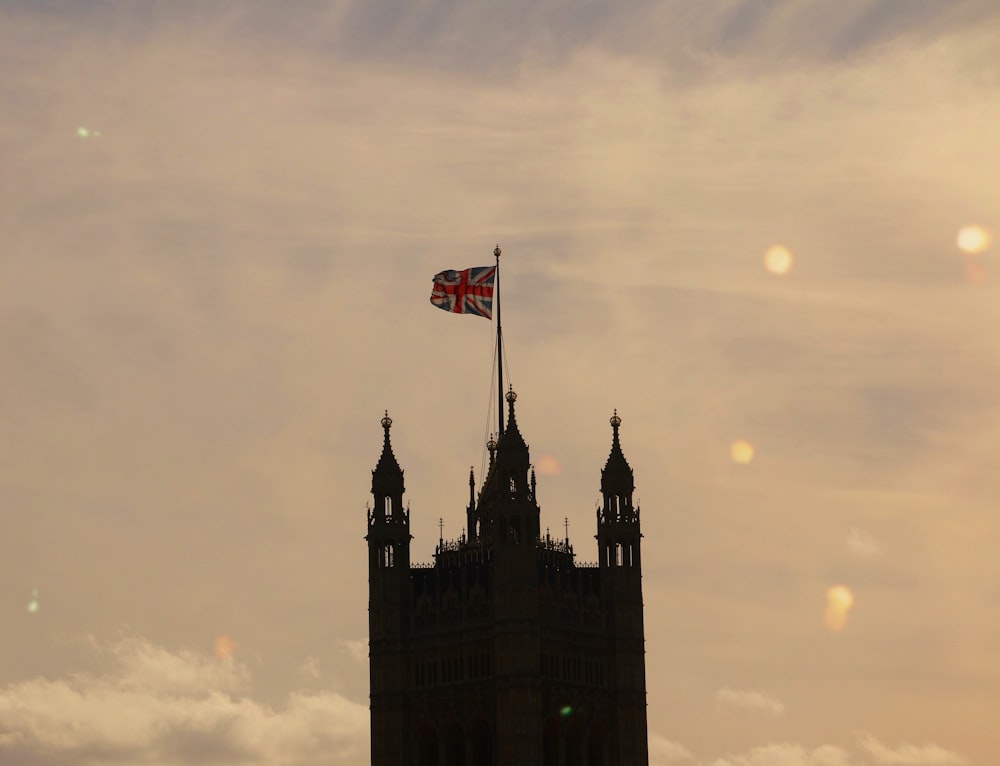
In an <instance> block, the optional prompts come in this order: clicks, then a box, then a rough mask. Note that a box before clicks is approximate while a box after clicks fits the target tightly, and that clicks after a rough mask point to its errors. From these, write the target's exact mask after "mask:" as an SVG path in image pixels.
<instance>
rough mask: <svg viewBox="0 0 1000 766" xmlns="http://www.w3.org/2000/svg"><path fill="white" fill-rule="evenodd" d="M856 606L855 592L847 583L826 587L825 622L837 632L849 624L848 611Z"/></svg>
mask: <svg viewBox="0 0 1000 766" xmlns="http://www.w3.org/2000/svg"><path fill="white" fill-rule="evenodd" d="M852 606H854V594H853V593H851V589H850V588H848V587H847V586H846V585H834V586H833V587H831V588H827V589H826V611H825V612H824V613H823V622H824V623H826V627H828V628H829V629H830V630H832V631H833V632H834V633H837V632H839V631H841V630H843V629H844V627H845V626H846V625H847V613H848V612H849V611H850V610H851V607H852Z"/></svg>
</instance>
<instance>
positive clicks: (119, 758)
mask: <svg viewBox="0 0 1000 766" xmlns="http://www.w3.org/2000/svg"><path fill="white" fill-rule="evenodd" d="M94 646H95V648H96V649H98V650H99V651H100V652H101V653H102V654H103V655H104V656H105V658H106V659H108V660H110V664H111V667H110V668H109V669H108V671H107V672H105V673H93V672H87V673H76V674H73V675H70V676H68V677H65V678H61V679H55V680H50V679H46V678H35V679H32V680H28V681H22V682H19V683H13V684H9V685H7V686H5V687H3V688H0V762H3V763H16V764H19V765H23V766H29V765H30V766H56V765H57V764H59V765H62V764H79V765H80V766H85V765H87V764H102V766H104V765H106V766H111V765H112V764H122V765H123V766H125V765H127V766H134V765H135V764H143V763H149V764H156V765H157V766H200V765H206V766H207V765H208V764H229V765H231V766H241V765H243V764H246V765H247V766H249V765H250V764H255V765H258V764H259V765H264V764H266V766H309V765H311V764H318V763H328V764H343V765H344V766H348V764H350V765H351V766H353V765H355V764H358V763H364V762H366V761H367V758H368V753H367V750H368V709H367V707H366V706H365V705H362V704H360V703H357V702H354V701H352V700H349V699H346V698H345V697H343V696H341V695H339V694H337V693H334V692H317V693H292V694H290V695H289V696H288V699H287V701H286V703H285V705H284V706H283V707H282V708H281V709H273V708H271V707H269V706H267V705H263V704H261V703H259V702H255V701H254V700H253V699H251V698H250V697H249V696H248V695H247V692H248V690H249V686H250V673H249V671H248V670H247V668H246V667H245V666H243V665H241V664H240V663H238V662H236V661H234V660H233V659H232V658H230V659H226V660H223V661H219V660H215V659H213V658H212V657H209V656H206V655H201V654H198V653H195V652H191V651H187V650H170V649H166V648H164V647H161V646H157V645H155V644H153V643H152V642H150V641H148V640H146V639H142V638H138V637H134V636H129V637H123V638H120V639H118V640H115V641H111V642H108V643H104V644H98V643H97V642H94Z"/></svg>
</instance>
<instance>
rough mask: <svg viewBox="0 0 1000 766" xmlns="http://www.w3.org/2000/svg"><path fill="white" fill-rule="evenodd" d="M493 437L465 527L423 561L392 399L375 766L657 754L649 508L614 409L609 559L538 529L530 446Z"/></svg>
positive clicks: (510, 396)
mask: <svg viewBox="0 0 1000 766" xmlns="http://www.w3.org/2000/svg"><path fill="white" fill-rule="evenodd" d="M516 399H517V396H516V395H515V393H514V392H513V391H509V392H508V393H507V395H506V401H507V421H508V422H507V427H506V428H505V429H504V430H503V433H502V434H501V436H500V438H499V440H496V441H494V440H493V439H491V440H490V442H489V443H488V444H487V447H488V449H489V452H490V463H489V470H488V472H487V475H486V478H485V480H484V481H483V484H482V486H481V488H480V490H479V492H478V494H477V493H476V482H475V477H474V475H473V473H472V472H471V471H470V474H469V505H468V507H467V509H466V522H467V530H468V532H467V534H463V536H462V537H461V538H459V539H458V540H453V541H445V540H444V539H441V540H439V542H438V544H437V546H436V547H435V552H434V562H433V564H427V565H421V564H416V565H412V564H411V563H410V540H411V535H410V519H409V510H408V509H404V507H403V492H404V485H403V470H402V468H400V466H399V463H398V462H397V460H396V457H395V455H394V454H393V451H392V445H391V443H390V439H389V429H390V427H391V426H392V420H391V419H390V418H389V416H388V412H387V413H386V415H385V417H384V418H383V419H382V427H383V429H384V432H385V434H384V439H385V440H384V444H383V447H382V454H381V456H380V457H379V460H378V463H377V465H376V467H375V469H374V470H373V471H372V495H373V497H374V507H373V508H371V509H369V511H368V534H367V536H366V539H367V541H368V551H369V557H368V575H369V655H370V669H371V753H372V764H373V766H404V765H405V766H647V764H648V760H649V759H648V750H647V735H646V682H645V649H644V638H643V616H642V576H641V554H640V548H641V546H640V541H641V538H642V535H641V533H640V528H639V508H638V507H637V506H635V505H634V504H633V500H632V495H633V491H634V489H635V482H634V478H633V474H632V469H631V467H630V466H629V464H628V461H627V460H626V459H625V455H624V453H623V452H622V448H621V443H620V440H619V428H620V426H621V422H622V421H621V418H620V417H618V413H617V410H616V411H615V414H614V416H613V417H612V418H611V427H612V441H611V452H610V454H609V456H608V459H607V462H606V464H605V467H604V469H603V470H602V472H601V495H602V500H603V502H602V505H601V506H600V507H599V508H598V510H597V535H596V537H597V549H598V559H599V561H598V563H597V564H596V565H580V564H577V563H576V560H575V553H574V550H573V546H572V545H571V544H570V541H569V536H568V533H567V535H566V537H565V538H564V539H561V540H557V539H553V538H552V537H551V536H550V534H549V533H548V532H546V533H545V535H542V534H541V524H540V509H539V506H538V501H537V495H536V479H535V473H534V470H533V469H532V468H531V465H530V459H529V450H528V445H527V444H526V443H525V441H524V438H523V436H522V435H521V432H520V429H519V427H518V423H517V419H516V417H515V411H514V404H515V401H516Z"/></svg>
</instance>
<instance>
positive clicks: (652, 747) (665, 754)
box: [649, 732, 694, 766]
mask: <svg viewBox="0 0 1000 766" xmlns="http://www.w3.org/2000/svg"><path fill="white" fill-rule="evenodd" d="M692 761H694V756H693V755H692V754H691V752H690V751H689V750H688V749H687V748H686V747H684V746H683V745H679V744H677V743H676V742H672V741H671V740H669V739H667V738H666V737H664V736H662V735H660V734H657V733H655V732H650V734H649V763H650V766H667V765H668V764H672V763H689V762H692Z"/></svg>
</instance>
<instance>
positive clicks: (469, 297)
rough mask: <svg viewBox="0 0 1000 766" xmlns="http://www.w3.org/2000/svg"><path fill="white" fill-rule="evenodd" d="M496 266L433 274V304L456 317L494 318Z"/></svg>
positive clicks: (474, 267) (451, 270)
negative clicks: (466, 315) (457, 315)
mask: <svg viewBox="0 0 1000 766" xmlns="http://www.w3.org/2000/svg"><path fill="white" fill-rule="evenodd" d="M496 274H497V267H496V266H473V267H472V268H471V269H466V270H465V271H455V270H454V269H448V270H446V271H442V272H439V273H437V274H435V275H434V289H433V290H432V291H431V303H433V304H434V305H435V306H437V307H438V308H439V309H444V310H445V311H451V312H452V313H455V314H475V315H476V316H480V317H486V318H487V319H490V318H491V317H492V316H493V281H494V279H495V278H496Z"/></svg>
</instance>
